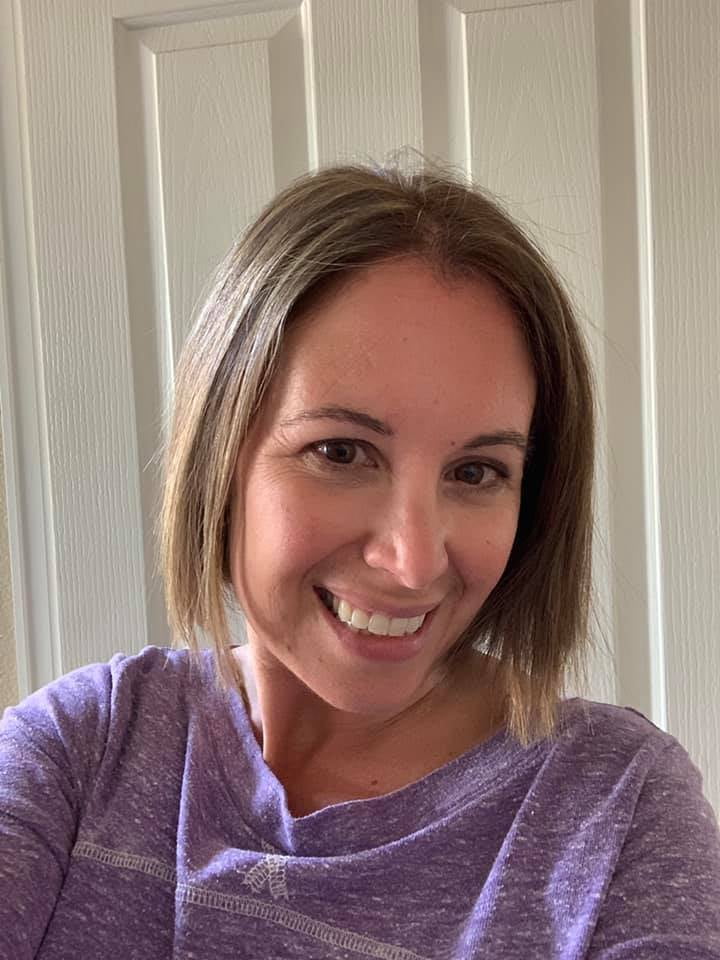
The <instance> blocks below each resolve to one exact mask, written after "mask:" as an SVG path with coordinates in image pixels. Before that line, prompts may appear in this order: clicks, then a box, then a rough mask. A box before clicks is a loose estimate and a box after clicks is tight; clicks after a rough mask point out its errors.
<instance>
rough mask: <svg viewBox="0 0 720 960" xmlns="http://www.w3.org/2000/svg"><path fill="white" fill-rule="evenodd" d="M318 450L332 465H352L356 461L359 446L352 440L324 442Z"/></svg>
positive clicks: (318, 446)
mask: <svg viewBox="0 0 720 960" xmlns="http://www.w3.org/2000/svg"><path fill="white" fill-rule="evenodd" d="M316 449H317V450H318V451H319V453H321V454H322V455H323V456H324V457H327V459H328V460H329V461H330V462H331V463H340V464H343V463H344V464H350V463H352V462H353V461H354V460H355V455H356V453H357V444H355V443H353V442H352V440H323V442H322V443H319V444H318V445H317V448H316Z"/></svg>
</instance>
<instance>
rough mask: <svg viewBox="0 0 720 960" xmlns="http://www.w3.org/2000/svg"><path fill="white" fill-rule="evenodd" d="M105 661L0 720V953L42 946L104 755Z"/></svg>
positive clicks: (24, 955) (32, 951)
mask: <svg viewBox="0 0 720 960" xmlns="http://www.w3.org/2000/svg"><path fill="white" fill-rule="evenodd" d="M110 686H111V683H110V670H109V666H108V665H103V664H96V665H93V666H91V667H85V668H82V669H80V670H76V671H74V672H73V673H70V674H68V675H67V676H65V677H62V678H61V679H59V680H56V681H54V682H53V683H51V684H48V685H47V686H46V687H43V688H42V689H41V690H38V691H36V692H35V693H33V694H31V695H30V696H29V697H27V698H26V699H25V700H23V701H22V703H20V704H19V705H18V706H16V707H8V708H7V709H6V710H5V713H4V714H3V717H2V720H1V721H0V960H30V958H32V957H35V955H36V953H37V951H38V950H39V948H40V944H41V942H42V939H43V936H44V933H45V930H46V928H47V925H48V923H49V921H50V918H51V917H52V914H53V910H54V908H55V904H56V902H57V900H58V897H59V895H60V891H61V890H62V886H63V882H64V878H65V875H66V873H67V870H68V865H69V860H70V853H71V850H72V847H73V844H74V842H75V837H76V834H77V826H78V822H79V818H80V815H81V813H82V807H83V802H84V800H85V798H86V796H87V794H88V790H89V788H90V786H91V785H92V782H93V778H94V774H95V771H96V770H97V768H98V766H99V763H100V761H101V759H102V750H103V744H104V742H105V736H106V732H107V715H108V705H109V698H110Z"/></svg>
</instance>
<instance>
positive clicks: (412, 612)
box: [315, 585, 440, 626]
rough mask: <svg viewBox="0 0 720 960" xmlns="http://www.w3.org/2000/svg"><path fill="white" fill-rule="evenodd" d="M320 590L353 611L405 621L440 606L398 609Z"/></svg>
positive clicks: (354, 595)
mask: <svg viewBox="0 0 720 960" xmlns="http://www.w3.org/2000/svg"><path fill="white" fill-rule="evenodd" d="M318 589H319V588H318V587H315V592H316V593H317V591H318ZM322 589H323V590H327V591H328V592H329V593H332V594H333V596H335V597H339V598H340V599H341V600H347V602H348V603H349V604H350V606H351V607H352V608H353V609H357V610H364V611H365V612H366V613H384V614H385V616H386V617H397V618H402V619H405V620H410V619H411V618H412V617H420V616H429V615H430V614H431V613H432V612H433V610H435V609H436V608H437V607H438V606H439V605H440V604H439V603H435V604H432V605H428V604H425V605H424V606H422V607H420V606H417V607H406V608H400V607H398V606H396V605H394V604H392V603H386V604H384V603H383V601H377V600H369V599H368V598H367V597H361V596H360V594H358V593H353V591H352V590H338V591H335V590H332V589H331V588H330V587H326V586H325V585H323V586H322ZM321 602H322V600H321ZM423 626H425V624H423Z"/></svg>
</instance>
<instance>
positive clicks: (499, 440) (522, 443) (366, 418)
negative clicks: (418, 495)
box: [280, 404, 528, 453]
mask: <svg viewBox="0 0 720 960" xmlns="http://www.w3.org/2000/svg"><path fill="white" fill-rule="evenodd" d="M308 420H336V421H338V422H340V423H354V424H355V425H356V426H358V427H364V428H365V429H366V430H372V431H373V433H379V434H381V435H382V436H384V437H393V436H395V431H394V430H393V429H392V427H389V426H388V425H387V424H386V423H383V422H382V420H378V419H377V418H376V417H371V416H370V414H369V413H363V412H362V411H361V410H353V409H352V408H351V407H338V406H336V405H334V404H329V405H327V406H324V407H314V408H313V409H311V410H303V411H302V412H301V413H298V414H296V415H295V416H293V417H289V418H288V419H287V420H282V421H281V423H280V426H282V427H291V426H294V425H295V424H298V423H305V422H307V421H308ZM500 445H503V446H510V447H516V448H517V449H518V450H521V451H522V452H523V453H527V451H528V438H527V437H526V436H524V434H522V433H519V432H518V431H517V430H496V431H494V432H493V433H480V434H478V435H477V436H476V437H472V439H470V440H468V442H467V443H464V444H463V445H462V447H461V448H460V449H462V450H475V449H477V448H478V447H495V446H500Z"/></svg>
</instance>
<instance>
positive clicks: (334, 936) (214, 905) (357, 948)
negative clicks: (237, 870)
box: [73, 840, 427, 960]
mask: <svg viewBox="0 0 720 960" xmlns="http://www.w3.org/2000/svg"><path fill="white" fill-rule="evenodd" d="M73 855H74V856H78V857H85V858H87V859H90V860H97V861H98V862H99V863H103V864H105V865H106V866H111V867H120V868H123V869H126V870H137V871H138V872H140V873H145V874H149V875H150V876H153V877H156V878H157V879H159V880H164V881H165V882H167V883H169V884H173V885H174V886H175V889H176V891H177V896H178V897H179V898H180V899H181V900H183V901H185V902H186V903H190V904H193V905H195V906H204V907H209V908H211V909H214V910H223V911H225V912H226V913H233V914H239V915H241V916H245V917H253V918H255V919H262V920H268V921H270V922H271V923H276V924H278V925H279V926H282V927H285V928H286V929H288V930H293V931H295V932H297V933H303V934H305V935H306V936H309V937H313V939H315V940H319V941H321V942H322V943H326V944H330V945H332V946H334V947H338V948H340V949H344V950H352V951H353V952H355V953H359V954H361V955H362V956H365V957H377V958H378V960H427V958H426V957H422V956H421V955H420V954H418V953H414V952H413V951H412V950H406V949H405V948H404V947H397V946H394V945H393V944H391V943H385V942H383V941H382V940H375V939H373V938H372V937H366V936H364V935H363V934H360V933H354V932H353V931H352V930H345V929H344V928H343V927H334V926H332V924H329V923H325V922H324V921H322V920H316V919H315V918H314V917H308V916H307V915H306V914H304V913H299V912H297V911H295V910H289V909H288V908H287V907H282V906H279V905H278V904H274V903H266V902H265V901H263V900H256V899H255V898H253V897H243V896H239V895H237V894H229V893H218V892H217V891H216V890H207V889H205V888H204V887H195V886H192V885H190V884H186V883H177V872H176V871H175V870H174V869H173V868H172V867H170V866H169V865H168V864H166V863H163V862H162V861H161V860H155V859H153V858H152V857H143V856H140V855H139V854H135V853H123V852H122V851H119V850H109V849H107V848H106V847H101V846H98V845H97V844H95V843H90V842H89V841H87V840H82V841H80V842H79V843H77V844H76V845H75V848H74V850H73Z"/></svg>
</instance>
